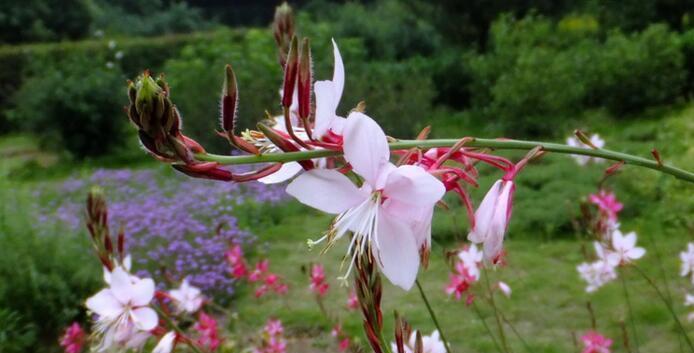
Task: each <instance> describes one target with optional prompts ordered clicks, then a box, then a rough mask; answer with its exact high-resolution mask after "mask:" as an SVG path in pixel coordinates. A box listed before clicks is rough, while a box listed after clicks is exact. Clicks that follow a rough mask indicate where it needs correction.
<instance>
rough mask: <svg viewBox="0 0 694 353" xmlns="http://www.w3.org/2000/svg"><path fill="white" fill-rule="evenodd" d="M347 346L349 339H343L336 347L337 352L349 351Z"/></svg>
mask: <svg viewBox="0 0 694 353" xmlns="http://www.w3.org/2000/svg"><path fill="white" fill-rule="evenodd" d="M349 344H350V341H349V337H345V338H343V339H342V340H341V341H340V343H339V345H338V346H337V349H338V351H340V352H344V351H346V350H347V349H349Z"/></svg>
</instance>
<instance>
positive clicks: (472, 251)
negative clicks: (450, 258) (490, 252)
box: [458, 244, 483, 280]
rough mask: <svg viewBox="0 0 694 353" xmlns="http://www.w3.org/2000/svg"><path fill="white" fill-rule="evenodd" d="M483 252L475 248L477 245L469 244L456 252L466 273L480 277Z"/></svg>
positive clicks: (476, 278) (476, 277)
mask: <svg viewBox="0 0 694 353" xmlns="http://www.w3.org/2000/svg"><path fill="white" fill-rule="evenodd" d="M482 258H483V254H482V252H481V251H479V249H478V248H477V245H475V244H471V245H470V246H467V247H465V249H463V250H461V251H459V252H458V259H460V261H461V262H462V264H463V266H464V267H465V268H466V270H467V273H468V274H470V275H471V276H473V277H474V278H475V280H479V279H480V264H481V263H482Z"/></svg>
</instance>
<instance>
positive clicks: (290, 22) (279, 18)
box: [272, 2, 294, 67]
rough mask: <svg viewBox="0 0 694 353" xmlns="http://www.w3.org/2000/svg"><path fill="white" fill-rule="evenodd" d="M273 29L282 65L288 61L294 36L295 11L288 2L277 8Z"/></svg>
mask: <svg viewBox="0 0 694 353" xmlns="http://www.w3.org/2000/svg"><path fill="white" fill-rule="evenodd" d="M272 31H273V34H274V36H275V42H276V43H277V48H278V49H279V62H280V65H281V66H282V67H284V65H285V64H286V62H287V50H288V49H289V42H290V40H291V38H292V37H293V36H294V13H293V11H292V8H291V6H289V4H287V2H284V3H282V5H280V6H277V7H276V8H275V19H274V21H273V22H272Z"/></svg>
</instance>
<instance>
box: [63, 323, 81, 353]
mask: <svg viewBox="0 0 694 353" xmlns="http://www.w3.org/2000/svg"><path fill="white" fill-rule="evenodd" d="M85 339H86V335H85V333H84V330H83V329H82V326H80V324H79V323H77V322H73V323H72V324H71V325H70V326H68V327H67V328H66V329H65V333H63V336H62V337H61V338H60V346H61V347H63V350H64V351H65V353H80V352H82V347H83V346H84V343H85Z"/></svg>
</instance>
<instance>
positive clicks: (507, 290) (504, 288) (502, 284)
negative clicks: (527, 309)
mask: <svg viewBox="0 0 694 353" xmlns="http://www.w3.org/2000/svg"><path fill="white" fill-rule="evenodd" d="M496 285H497V287H499V290H500V291H501V293H503V294H504V295H505V296H506V297H507V298H511V286H509V285H508V284H506V282H501V281H499V283H497V284H496Z"/></svg>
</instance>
